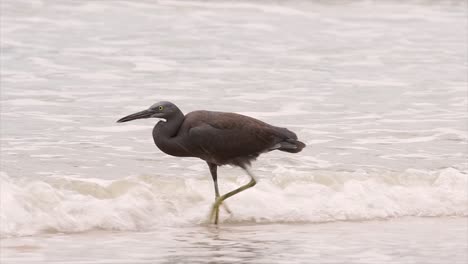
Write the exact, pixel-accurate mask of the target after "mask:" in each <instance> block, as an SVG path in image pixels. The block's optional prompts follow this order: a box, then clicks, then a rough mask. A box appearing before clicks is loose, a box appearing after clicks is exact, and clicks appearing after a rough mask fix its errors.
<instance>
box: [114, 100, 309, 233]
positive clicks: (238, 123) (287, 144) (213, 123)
mask: <svg viewBox="0 0 468 264" xmlns="http://www.w3.org/2000/svg"><path fill="white" fill-rule="evenodd" d="M141 118H161V119H165V120H166V121H163V120H161V121H159V122H158V123H157V124H156V125H155V126H154V128H153V139H154V143H155V144H156V146H157V147H158V148H159V149H161V150H162V151H163V152H164V153H166V154H169V155H172V156H176V157H197V158H200V159H202V160H204V161H206V163H207V164H208V167H209V169H210V173H211V177H213V181H214V189H215V202H214V204H213V207H212V209H211V214H210V220H211V221H213V222H214V223H215V224H218V218H219V206H220V205H221V204H222V203H223V201H224V200H226V199H227V198H229V197H231V196H233V195H235V194H237V193H240V192H242V191H244V190H246V189H248V188H250V187H252V186H254V185H255V184H256V181H255V178H254V176H253V174H252V173H251V172H250V170H249V167H250V164H251V162H252V161H253V160H255V159H256V158H257V157H258V156H259V155H260V154H262V153H264V152H269V151H272V150H281V151H286V152H290V153H297V152H300V151H301V150H302V149H303V148H304V147H305V144H304V143H302V142H301V141H298V140H297V136H296V134H294V133H293V132H291V131H289V130H288V129H286V128H281V127H276V126H272V125H269V124H267V123H264V122H262V121H260V120H257V119H254V118H252V117H248V116H244V115H240V114H235V113H223V112H212V111H193V112H190V113H188V114H187V115H184V114H183V113H182V111H180V109H179V108H178V107H177V106H176V105H175V104H173V103H171V102H164V101H163V102H159V103H156V104H154V105H152V106H151V107H150V108H149V109H146V110H143V111H141V112H138V113H135V114H132V115H129V116H126V117H123V118H121V119H119V120H118V121H117V122H118V123H121V122H127V121H131V120H135V119H141ZM226 164H230V165H234V166H238V167H241V168H242V169H243V170H244V171H245V172H246V173H247V174H248V175H249V176H250V182H249V183H247V184H246V185H243V186H241V187H239V188H237V189H235V190H233V191H231V192H228V193H226V194H224V195H221V196H220V195H219V190H218V174H217V168H218V166H222V165H226ZM225 209H226V211H228V212H229V213H230V211H229V209H227V207H225Z"/></svg>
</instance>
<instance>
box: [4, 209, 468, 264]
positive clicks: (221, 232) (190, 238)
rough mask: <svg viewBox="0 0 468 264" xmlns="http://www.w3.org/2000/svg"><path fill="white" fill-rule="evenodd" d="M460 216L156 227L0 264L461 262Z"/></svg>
mask: <svg viewBox="0 0 468 264" xmlns="http://www.w3.org/2000/svg"><path fill="white" fill-rule="evenodd" d="M466 224H467V223H466V219H444V218H442V219H438V218H426V219H425V218H420V219H402V220H391V221H378V222H375V221H374V222H365V223H360V222H340V223H329V224H293V225H292V224H267V225H257V224H256V225H229V224H228V225H222V226H219V227H213V226H178V227H159V228H157V229H155V230H153V231H150V232H132V233H128V232H102V231H95V232H91V233H81V234H53V235H41V236H40V237H25V238H19V239H6V240H3V241H2V248H1V249H2V254H1V255H0V256H1V258H0V259H1V260H2V263H25V262H26V261H27V263H315V262H318V263H434V264H440V263H452V264H457V263H460V264H461V263H466V261H467V260H468V255H467V252H468V250H467V249H468V248H467V244H466V241H467V239H468V237H467V234H468V229H467V225H466Z"/></svg>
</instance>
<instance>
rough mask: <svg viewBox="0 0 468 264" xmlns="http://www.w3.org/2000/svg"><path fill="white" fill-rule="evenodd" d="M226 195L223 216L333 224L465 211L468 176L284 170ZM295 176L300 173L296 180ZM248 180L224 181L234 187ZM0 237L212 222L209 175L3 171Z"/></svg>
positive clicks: (463, 213) (0, 177) (232, 219)
mask: <svg viewBox="0 0 468 264" xmlns="http://www.w3.org/2000/svg"><path fill="white" fill-rule="evenodd" d="M277 174H280V175H276V176H273V177H271V178H260V179H259V182H258V184H257V185H256V186H255V187H254V188H252V189H250V190H248V191H246V192H243V193H242V194H240V195H237V196H235V197H233V198H232V199H230V200H227V204H228V205H229V207H230V209H231V210H232V211H233V215H228V214H227V213H225V212H224V211H222V212H221V221H222V222H224V223H228V222H230V223H232V222H256V223H274V222H310V223H314V222H328V221H356V220H372V219H387V218H395V217H403V216H467V215H468V203H467V202H468V199H467V190H466V187H467V183H468V174H467V173H466V172H462V171H459V170H457V169H454V168H446V169H443V170H439V171H420V170H411V169H410V170H407V171H405V172H401V173H396V172H380V173H377V172H366V171H363V170H360V171H355V172H326V171H317V172H313V173H310V172H308V175H300V174H294V173H293V172H289V171H286V170H285V171H284V172H281V173H277ZM292 175H294V177H292ZM246 181H247V179H246V178H241V177H239V178H222V180H221V182H220V188H221V190H222V191H229V190H231V189H234V188H236V187H237V186H239V185H241V184H244V183H246ZM0 186H1V192H0V193H1V197H0V198H1V200H0V202H1V204H0V206H1V208H0V209H1V210H0V222H1V225H0V236H1V237H9V236H24V235H33V234H38V233H43V232H80V231H86V230H92V229H104V230H147V229H151V228H152V227H155V226H159V225H184V224H204V223H208V212H209V210H210V206H211V203H212V202H213V200H214V194H213V185H212V182H211V178H208V177H206V178H203V179H200V178H196V179H195V178H176V177H174V178H170V177H164V176H159V177H155V176H139V177H127V178H124V179H119V180H112V181H104V180H98V179H83V178H71V177H43V178H42V179H39V180H33V181H31V180H30V179H27V178H22V179H19V178H18V179H16V178H11V177H9V176H8V175H7V174H6V173H1V174H0Z"/></svg>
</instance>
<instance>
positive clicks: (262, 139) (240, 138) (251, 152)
mask: <svg viewBox="0 0 468 264" xmlns="http://www.w3.org/2000/svg"><path fill="white" fill-rule="evenodd" d="M188 132H189V133H188V134H189V139H190V142H191V143H192V144H193V145H194V146H196V147H198V148H199V149H200V150H201V151H202V152H203V153H204V154H205V155H207V156H210V157H215V158H216V159H218V160H223V161H227V160H230V159H235V158H237V157H245V156H258V154H259V153H261V152H265V151H268V150H270V149H271V148H272V147H273V146H274V145H275V144H277V143H278V142H279V141H281V140H282V139H281V138H280V137H278V133H277V131H276V130H275V127H272V126H270V125H268V124H266V123H263V122H261V121H259V120H256V119H253V118H250V117H246V116H241V115H236V114H228V113H219V114H218V113H217V114H216V115H214V114H213V115H210V116H208V118H206V119H204V120H203V122H199V123H198V124H197V125H196V126H193V127H191V128H190V129H189V131H188Z"/></svg>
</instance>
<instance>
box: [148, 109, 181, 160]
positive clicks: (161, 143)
mask: <svg viewBox="0 0 468 264" xmlns="http://www.w3.org/2000/svg"><path fill="white" fill-rule="evenodd" d="M184 118H185V116H184V114H183V113H182V112H181V111H178V112H177V113H175V114H174V115H172V116H171V117H170V118H168V119H167V121H165V122H164V121H159V122H158V123H157V124H156V125H155V126H154V129H153V139H154V143H155V144H156V146H158V148H159V149H161V150H162V151H163V152H165V153H166V154H169V155H173V156H184V153H185V152H186V150H185V149H183V148H182V147H181V144H179V142H178V141H180V140H181V139H179V138H178V137H177V133H178V132H179V128H180V126H181V125H182V123H183V122H184Z"/></svg>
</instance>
